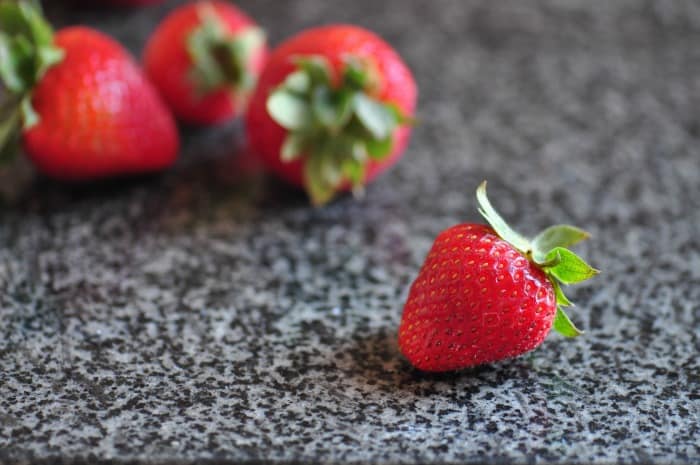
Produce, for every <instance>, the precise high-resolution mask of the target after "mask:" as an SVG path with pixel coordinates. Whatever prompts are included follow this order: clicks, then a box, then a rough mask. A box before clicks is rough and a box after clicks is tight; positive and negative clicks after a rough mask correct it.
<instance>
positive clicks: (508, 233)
mask: <svg viewBox="0 0 700 465" xmlns="http://www.w3.org/2000/svg"><path fill="white" fill-rule="evenodd" d="M476 198H477V202H478V204H479V213H481V215H482V216H483V217H484V219H486V221H487V222H488V223H489V224H490V225H491V227H492V228H493V229H494V231H496V233H497V234H498V235H499V236H500V237H501V239H503V240H505V241H506V242H508V243H510V244H511V245H512V246H513V247H515V248H516V249H517V250H518V251H519V252H520V253H522V254H523V255H524V256H525V257H527V259H528V260H530V261H531V262H533V263H534V264H535V265H537V266H538V267H540V268H541V269H542V270H543V271H544V272H545V274H546V275H547V278H549V280H550V282H551V283H552V286H553V288H554V293H555V296H556V300H557V313H556V315H555V317H554V322H553V324H552V327H553V328H554V329H555V330H556V331H557V332H558V333H560V334H562V335H563V336H566V337H575V336H579V335H581V334H583V331H581V330H579V329H578V328H576V326H575V325H574V324H573V322H572V321H571V320H570V319H569V317H568V315H567V314H566V312H565V311H564V309H563V307H568V306H571V305H573V303H572V302H571V301H570V300H569V299H568V298H567V297H566V295H565V294H564V291H563V290H562V284H567V285H568V284H575V283H579V282H582V281H585V280H587V279H590V278H592V277H593V276H595V275H597V274H598V273H600V271H598V270H596V269H595V268H592V267H591V266H590V265H589V264H588V263H586V262H585V261H584V260H583V259H582V258H581V257H579V256H578V255H576V254H575V253H574V252H572V251H571V250H569V249H568V247H571V246H572V245H574V244H577V243H578V242H581V241H583V240H585V239H588V238H589V237H590V235H589V234H588V233H587V232H586V231H584V230H582V229H579V228H577V227H575V226H569V225H558V226H551V227H549V228H547V229H545V230H544V231H542V232H541V233H539V234H538V235H536V236H535V237H534V238H533V239H527V238H525V237H524V236H522V235H520V234H518V233H517V232H516V231H514V230H513V229H511V227H510V226H508V223H506V222H505V220H504V219H503V218H502V217H501V215H499V214H498V212H497V211H496V210H495V209H494V208H493V206H492V205H491V202H489V199H488V197H487V196H486V181H484V182H483V183H481V185H480V186H479V188H478V189H477V191H476Z"/></svg>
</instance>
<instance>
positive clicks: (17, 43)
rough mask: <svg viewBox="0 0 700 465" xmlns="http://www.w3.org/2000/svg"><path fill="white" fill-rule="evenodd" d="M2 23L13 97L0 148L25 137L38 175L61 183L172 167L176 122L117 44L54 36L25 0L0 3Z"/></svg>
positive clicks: (0, 44)
mask: <svg viewBox="0 0 700 465" xmlns="http://www.w3.org/2000/svg"><path fill="white" fill-rule="evenodd" d="M0 25H2V28H0V30H1V31H2V32H0V39H1V40H0V48H2V50H0V52H2V53H0V56H1V57H2V63H1V64H2V66H0V78H2V80H3V83H4V84H5V86H6V88H7V89H8V91H9V95H10V104H9V105H7V106H5V107H3V108H2V109H1V110H0V111H1V112H2V116H1V117H0V118H1V119H0V121H2V122H1V123H0V147H5V149H7V150H10V149H11V147H10V146H11V145H12V144H11V142H13V141H14V142H19V138H20V135H21V139H22V142H23V144H24V148H25V151H26V153H27V155H28V156H29V158H30V159H31V160H32V161H33V162H34V164H35V166H36V167H37V169H38V170H39V171H41V172H43V173H45V174H46V175H48V176H51V177H53V178H57V179H62V180H89V179H95V178H101V177H106V176H113V175H122V174H133V173H144V172H150V171H156V170H161V169H163V168H165V167H167V166H169V165H171V164H172V163H173V161H174V160H175V158H176V155H177V151H178V145H179V142H178V135H177V131H176V127H175V123H174V121H173V118H172V116H171V115H170V113H169V112H168V110H167V108H166V107H165V106H164V105H163V103H162V102H161V100H160V97H159V96H158V94H157V92H156V91H155V89H154V88H153V87H152V86H151V85H150V84H149V83H148V81H147V80H146V79H145V77H144V76H143V74H142V73H141V71H140V70H139V68H138V67H137V66H136V64H135V63H134V61H133V59H132V58H131V56H130V55H129V54H128V53H127V52H126V51H125V50H124V49H123V48H122V47H121V46H120V45H119V44H118V43H117V42H115V41H114V40H112V39H110V38H109V37H107V36H105V35H103V34H102V33H100V32H97V31H95V30H93V29H89V28H86V27H70V28H66V29H63V30H61V31H59V32H58V33H57V34H56V35H55V37H54V35H53V32H52V31H51V28H50V26H49V25H48V24H47V23H46V22H45V20H44V19H43V18H42V17H41V15H40V12H39V10H38V8H37V7H36V6H35V5H32V4H31V2H28V1H20V2H4V3H0ZM20 127H22V128H23V130H22V131H20Z"/></svg>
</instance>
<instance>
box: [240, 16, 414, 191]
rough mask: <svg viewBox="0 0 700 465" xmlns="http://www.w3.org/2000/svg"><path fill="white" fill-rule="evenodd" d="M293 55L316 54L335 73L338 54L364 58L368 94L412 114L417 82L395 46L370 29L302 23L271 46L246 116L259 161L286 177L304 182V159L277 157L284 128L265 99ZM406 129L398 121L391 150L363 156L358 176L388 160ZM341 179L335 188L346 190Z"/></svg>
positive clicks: (402, 143)
mask: <svg viewBox="0 0 700 465" xmlns="http://www.w3.org/2000/svg"><path fill="white" fill-rule="evenodd" d="M297 56H320V57H323V58H325V59H326V60H327V61H328V63H329V64H330V66H331V68H332V71H333V72H334V74H335V75H336V78H337V75H338V74H340V73H341V69H342V66H343V63H344V59H345V57H347V56H354V57H357V58H359V59H363V60H367V61H368V62H369V63H370V66H371V68H372V70H373V72H375V73H376V77H377V84H378V86H377V88H376V89H374V91H373V97H375V98H376V99H377V100H378V101H379V102H387V103H391V104H393V105H395V106H396V107H397V108H398V109H399V110H400V111H401V112H402V113H403V114H404V115H406V116H408V117H411V116H413V114H414V110H415V106H416V99H417V88H416V84H415V81H414V79H413V76H412V74H411V72H410V70H409V69H408V67H407V66H406V64H405V63H404V62H403V61H402V59H401V58H400V57H399V55H398V54H397V53H396V51H395V50H394V49H393V48H392V47H391V46H390V45H388V44H387V43H386V42H385V41H384V40H382V39H381V38H380V37H378V36H377V35H376V34H374V33H372V32H370V31H368V30H365V29H363V28H360V27H357V26H352V25H330V26H323V27H318V28H314V29H308V30H306V31H304V32H302V33H300V34H298V35H297V36H295V37H293V38H291V39H289V40H287V41H286V42H284V43H283V44H282V45H280V46H279V47H278V48H277V49H276V50H274V51H273V52H272V54H271V56H270V59H269V60H268V63H267V65H266V67H265V69H264V70H263V74H262V76H261V77H260V80H259V84H258V87H257V89H256V92H255V94H254V96H253V98H252V100H251V103H250V107H249V110H248V113H247V117H246V128H247V135H248V141H249V144H250V146H251V148H252V150H253V151H254V152H256V153H257V154H258V155H259V156H260V157H261V159H262V160H263V162H264V164H265V165H266V166H267V167H268V168H269V169H270V170H271V171H272V172H273V173H275V174H277V175H278V176H279V177H281V178H282V179H284V180H286V181H287V182H289V183H291V184H294V185H297V186H301V187H307V190H308V186H307V183H308V180H307V179H306V178H305V175H304V163H305V159H304V158H301V159H296V160H293V161H283V160H282V158H281V157H280V151H281V147H282V145H283V143H284V141H285V138H286V137H287V135H288V131H287V129H285V128H283V127H282V126H281V125H280V124H278V123H277V122H276V121H274V120H273V118H272V117H271V115H270V113H269V112H268V109H267V106H266V104H267V100H268V97H269V96H270V94H271V92H273V90H275V88H277V87H278V86H279V85H280V84H281V83H282V82H283V81H284V80H285V78H287V77H288V76H289V75H290V74H291V73H292V72H294V71H295V70H296V66H295V64H294V58H295V57H297ZM410 133H411V127H410V125H403V126H400V127H398V128H397V129H396V130H395V131H394V133H393V135H392V138H393V145H392V149H391V152H390V153H389V154H388V155H387V156H386V157H384V158H382V159H381V160H375V159H372V160H369V162H368V163H367V166H366V172H365V176H364V182H365V183H366V182H369V181H371V180H373V179H374V178H376V177H377V176H378V175H380V174H381V173H382V172H384V171H385V170H386V169H387V168H389V167H390V166H392V165H393V164H394V163H395V162H396V161H397V160H398V159H399V158H400V157H401V155H402V154H403V152H404V149H405V148H406V145H407V143H408V140H409V136H410ZM350 187H351V185H350V183H349V182H343V184H342V185H341V186H338V188H337V190H348V189H349V188H350Z"/></svg>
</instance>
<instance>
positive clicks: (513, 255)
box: [399, 182, 598, 371]
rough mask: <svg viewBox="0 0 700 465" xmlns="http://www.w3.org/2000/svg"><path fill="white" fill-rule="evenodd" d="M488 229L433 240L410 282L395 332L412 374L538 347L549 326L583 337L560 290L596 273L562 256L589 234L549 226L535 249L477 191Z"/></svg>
mask: <svg viewBox="0 0 700 465" xmlns="http://www.w3.org/2000/svg"><path fill="white" fill-rule="evenodd" d="M477 199H478V200H479V204H480V206H481V208H480V209H479V211H480V212H481V214H482V215H483V216H484V218H485V219H486V220H487V221H488V222H489V223H490V225H491V226H486V225H483V224H460V225H457V226H453V227H451V228H449V229H447V230H445V231H443V232H442V233H440V235H439V236H438V237H437V239H436V240H435V243H434V244H433V247H432V249H431V250H430V253H429V254H428V257H427V259H426V261H425V264H424V265H423V267H422V268H421V270H420V273H419V274H418V278H417V279H416V280H415V281H414V282H413V285H412V286H411V290H410V293H409V296H408V300H407V302H406V306H405V307H404V313H403V318H402V320H401V326H400V328H399V347H400V348H401V352H402V353H403V354H404V355H405V356H406V358H408V360H409V361H410V362H411V363H412V364H413V365H414V366H415V367H417V368H419V369H421V370H425V371H449V370H457V369H460V368H466V367H470V366H474V365H480V364H483V363H489V362H493V361H496V360H501V359H505V358H509V357H514V356H517V355H520V354H523V353H525V352H528V351H530V350H532V349H534V348H535V347H537V346H539V345H540V344H541V343H542V341H543V340H544V338H545V336H546V335H547V333H549V330H550V328H552V326H553V327H554V329H555V330H557V331H558V332H560V333H562V334H563V335H565V336H568V337H573V336H578V335H579V334H581V332H580V331H579V330H578V329H576V327H575V326H574V325H573V323H571V321H570V320H569V318H568V316H567V315H566V314H565V313H564V311H563V310H562V307H564V306H567V305H571V302H569V300H568V299H567V298H566V297H565V296H564V293H563V292H562V290H561V285H560V284H562V283H563V284H572V283H576V282H580V281H583V280H586V279H589V278H591V277H593V276H594V275H595V274H596V273H597V272H598V271H597V270H594V269H593V268H591V267H590V266H589V265H587V264H586V263H585V262H584V261H583V260H582V259H581V258H579V257H578V256H576V255H575V254H574V253H573V252H571V251H570V250H568V249H566V247H569V246H571V245H573V244H575V243H577V242H579V241H581V240H583V239H586V238H587V237H588V234H587V233H586V232H584V231H582V230H580V229H578V228H575V227H573V226H566V225H560V226H553V227H551V228H547V229H545V230H544V231H543V232H542V233H540V234H539V235H538V236H536V237H535V238H534V239H533V240H532V241H530V240H527V239H525V238H524V237H522V236H520V235H519V234H517V233H516V232H514V231H513V230H511V229H510V227H509V226H508V225H507V224H506V223H505V221H504V220H503V219H502V218H501V217H500V216H499V215H498V213H497V212H496V211H495V210H494V209H493V207H492V206H491V204H490V203H489V201H488V198H487V197H486V183H485V182H484V183H483V184H482V185H481V186H480V187H479V189H478V191H477Z"/></svg>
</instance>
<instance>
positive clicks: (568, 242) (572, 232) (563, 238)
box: [532, 224, 590, 263]
mask: <svg viewBox="0 0 700 465" xmlns="http://www.w3.org/2000/svg"><path fill="white" fill-rule="evenodd" d="M589 237H590V234H588V233H587V232H586V231H584V230H583V229H580V228H577V227H575V226H569V225H567V224H562V225H557V226H551V227H549V228H547V229H545V230H544V231H542V232H541V233H539V234H538V235H537V236H535V238H534V239H533V240H532V249H533V250H532V251H533V253H534V257H535V261H536V262H538V263H539V262H540V261H541V260H543V259H544V258H545V257H546V256H547V254H548V253H549V251H550V250H552V249H553V248H555V247H564V248H567V247H571V246H572V245H574V244H577V243H578V242H581V241H583V240H585V239H588V238H589Z"/></svg>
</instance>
